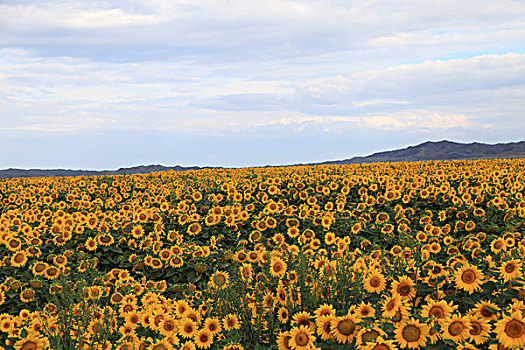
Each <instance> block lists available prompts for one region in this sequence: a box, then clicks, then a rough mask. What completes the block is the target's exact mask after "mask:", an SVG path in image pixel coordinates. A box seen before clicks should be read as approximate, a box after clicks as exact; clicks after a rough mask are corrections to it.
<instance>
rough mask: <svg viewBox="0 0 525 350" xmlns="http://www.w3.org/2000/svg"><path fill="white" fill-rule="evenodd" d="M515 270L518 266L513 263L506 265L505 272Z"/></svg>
mask: <svg viewBox="0 0 525 350" xmlns="http://www.w3.org/2000/svg"><path fill="white" fill-rule="evenodd" d="M514 270H516V266H515V265H514V264H513V263H510V264H507V265H505V272H506V273H513V272H514Z"/></svg>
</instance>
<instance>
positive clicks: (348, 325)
mask: <svg viewBox="0 0 525 350" xmlns="http://www.w3.org/2000/svg"><path fill="white" fill-rule="evenodd" d="M337 330H338V331H339V332H340V333H341V334H342V335H345V336H348V335H350V334H352V333H353V332H354V330H355V324H354V322H352V321H351V320H344V321H341V322H339V324H338V325H337Z"/></svg>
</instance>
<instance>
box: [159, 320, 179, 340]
mask: <svg viewBox="0 0 525 350" xmlns="http://www.w3.org/2000/svg"><path fill="white" fill-rule="evenodd" d="M177 323H178V322H177V321H176V320H175V319H173V318H171V317H166V318H163V319H162V320H161V321H160V323H159V327H158V328H159V332H160V334H162V335H163V336H165V337H169V336H170V335H173V334H174V333H176V332H177V326H178V324H177Z"/></svg>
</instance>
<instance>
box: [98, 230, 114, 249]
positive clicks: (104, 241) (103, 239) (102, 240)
mask: <svg viewBox="0 0 525 350" xmlns="http://www.w3.org/2000/svg"><path fill="white" fill-rule="evenodd" d="M95 238H96V240H97V243H98V244H99V245H103V246H106V247H109V246H110V245H112V244H113V243H114V242H115V239H114V238H113V236H112V235H110V234H107V233H106V234H103V235H101V234H98V235H97V236H96V237H95Z"/></svg>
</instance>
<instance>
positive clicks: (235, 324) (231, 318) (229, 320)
mask: <svg viewBox="0 0 525 350" xmlns="http://www.w3.org/2000/svg"><path fill="white" fill-rule="evenodd" d="M222 324H223V325H224V329H225V330H227V331H229V330H232V329H239V328H240V327H241V324H240V323H239V318H238V317H237V315H235V314H228V315H226V316H224V318H223V320H222Z"/></svg>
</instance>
